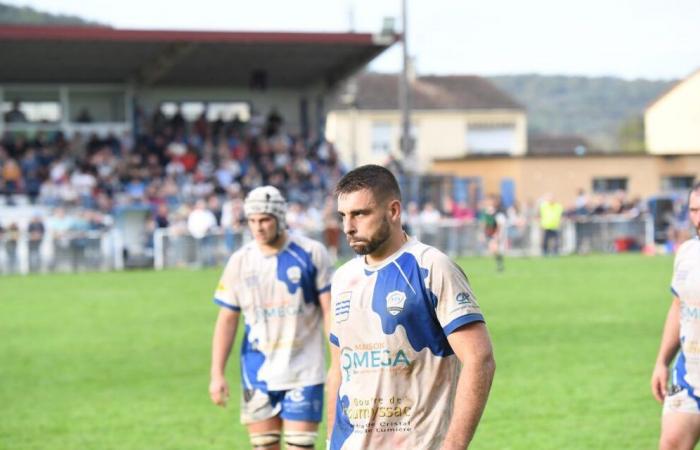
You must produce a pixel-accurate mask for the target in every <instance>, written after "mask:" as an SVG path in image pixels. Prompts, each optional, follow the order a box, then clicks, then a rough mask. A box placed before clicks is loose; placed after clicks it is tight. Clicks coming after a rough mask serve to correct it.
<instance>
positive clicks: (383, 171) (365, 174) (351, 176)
mask: <svg viewBox="0 0 700 450" xmlns="http://www.w3.org/2000/svg"><path fill="white" fill-rule="evenodd" d="M362 189H368V190H369V191H371V192H372V195H373V196H374V198H375V199H376V200H377V201H380V202H382V201H384V200H389V199H391V200H399V201H400V200H401V189H399V183H398V182H397V181H396V177H394V174H392V173H391V172H390V171H389V170H388V169H387V168H386V167H382V166H378V165H376V164H367V165H365V166H360V167H358V168H356V169H353V170H351V171H350V172H348V173H346V174H345V176H344V177H343V178H341V179H340V181H338V185H337V186H336V187H335V195H342V194H350V193H352V192H356V191H360V190H362Z"/></svg>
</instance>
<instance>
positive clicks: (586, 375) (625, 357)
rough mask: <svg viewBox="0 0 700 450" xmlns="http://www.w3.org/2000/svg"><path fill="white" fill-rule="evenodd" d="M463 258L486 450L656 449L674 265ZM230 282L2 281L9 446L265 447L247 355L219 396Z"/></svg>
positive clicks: (2, 367) (1, 398) (0, 373)
mask: <svg viewBox="0 0 700 450" xmlns="http://www.w3.org/2000/svg"><path fill="white" fill-rule="evenodd" d="M460 263H461V265H462V267H463V268H464V269H465V271H466V273H467V274H468V275H469V277H470V280H471V282H472V285H473V287H474V290H475V293H476V295H477V298H478V299H479V301H480V303H481V306H482V309H483V311H484V314H485V316H486V320H487V322H488V326H489V329H490V332H491V335H492V338H493V341H494V346H495V352H496V361H497V371H496V378H495V381H494V387H493V390H492V393H491V398H490V400H489V404H488V406H487V408H486V413H485V415H484V418H483V419H482V422H481V425H480V427H479V430H478V431H477V435H476V438H475V441H474V443H473V446H472V447H471V448H474V449H493V450H507V449H528V450H530V449H538V450H542V449H615V450H619V449H635V450H637V449H648V448H654V447H655V445H656V439H657V435H658V424H659V415H660V407H659V406H658V405H657V404H656V403H655V401H654V400H653V399H652V397H651V394H650V390H649V379H650V375H651V370H652V367H653V362H654V358H655V354H656V350H657V345H658V341H659V338H660V333H661V329H662V326H663V321H664V318H665V314H666V310H667V308H668V305H669V300H670V293H669V289H668V285H669V280H670V274H671V265H672V259H671V258H670V257H653V258H650V257H645V256H641V255H612V256H588V257H562V258H550V259H517V260H508V261H507V262H506V266H507V268H506V272H505V273H503V274H498V273H496V272H495V270H494V263H493V261H492V260H488V259H478V258H473V259H472V258H468V259H462V260H460ZM218 277H219V270H218V269H217V270H207V271H193V272H190V271H164V272H122V273H100V274H80V275H45V276H31V277H3V278H0V449H8V450H10V449H11V450H29V449H37V450H39V449H41V450H44V449H52V450H58V449H70V450H73V449H97V450H109V449H114V450H117V449H119V450H128V449H133V450H148V449H154V450H166V449H182V450H195V449H229V450H230V449H246V448H249V446H248V443H247V438H246V434H245V430H244V428H243V427H242V426H241V425H240V424H239V422H238V393H239V378H238V364H237V359H235V358H234V359H233V360H232V361H231V364H229V382H230V384H231V387H232V391H233V394H234V395H233V397H232V399H231V401H230V403H229V406H228V407H227V408H226V409H220V408H216V407H214V406H213V405H211V404H210V402H209V398H208V393H207V387H208V375H209V351H210V340H211V331H212V327H213V324H214V319H215V316H216V312H217V308H216V307H215V305H213V304H212V303H211V297H212V292H213V290H214V288H215V286H216V281H217V279H218ZM239 336H240V333H239ZM236 351H237V349H236ZM319 442H320V439H319ZM317 448H319V449H320V448H321V446H318V447H317Z"/></svg>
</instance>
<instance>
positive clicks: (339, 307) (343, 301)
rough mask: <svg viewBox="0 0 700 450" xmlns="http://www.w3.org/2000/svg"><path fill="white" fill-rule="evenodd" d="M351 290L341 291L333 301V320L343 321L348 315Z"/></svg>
mask: <svg viewBox="0 0 700 450" xmlns="http://www.w3.org/2000/svg"><path fill="white" fill-rule="evenodd" d="M351 297H352V291H347V292H341V293H340V294H338V299H337V300H336V302H335V322H336V323H340V322H345V321H346V320H348V317H349V316H350V298H351Z"/></svg>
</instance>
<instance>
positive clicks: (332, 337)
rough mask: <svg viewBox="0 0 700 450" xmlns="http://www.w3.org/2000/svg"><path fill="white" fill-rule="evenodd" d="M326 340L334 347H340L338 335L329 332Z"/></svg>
mask: <svg viewBox="0 0 700 450" xmlns="http://www.w3.org/2000/svg"><path fill="white" fill-rule="evenodd" d="M328 341H330V343H331V344H333V345H335V346H336V347H340V341H339V340H338V336H336V335H335V334H333V333H331V334H330V336H328Z"/></svg>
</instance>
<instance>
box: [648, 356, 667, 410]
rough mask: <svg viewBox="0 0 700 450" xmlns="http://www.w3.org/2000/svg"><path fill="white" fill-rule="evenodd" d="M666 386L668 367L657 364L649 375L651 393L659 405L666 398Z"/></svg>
mask: <svg viewBox="0 0 700 450" xmlns="http://www.w3.org/2000/svg"><path fill="white" fill-rule="evenodd" d="M666 386H668V367H667V366H666V365H664V364H660V363H657V364H656V366H654V373H653V374H652V375H651V393H652V394H653V395H654V398H655V399H656V401H657V402H659V403H663V402H664V398H666V394H667V392H666Z"/></svg>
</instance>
